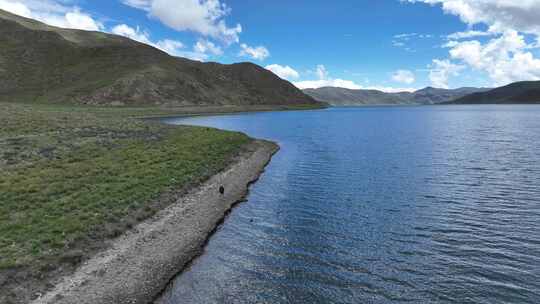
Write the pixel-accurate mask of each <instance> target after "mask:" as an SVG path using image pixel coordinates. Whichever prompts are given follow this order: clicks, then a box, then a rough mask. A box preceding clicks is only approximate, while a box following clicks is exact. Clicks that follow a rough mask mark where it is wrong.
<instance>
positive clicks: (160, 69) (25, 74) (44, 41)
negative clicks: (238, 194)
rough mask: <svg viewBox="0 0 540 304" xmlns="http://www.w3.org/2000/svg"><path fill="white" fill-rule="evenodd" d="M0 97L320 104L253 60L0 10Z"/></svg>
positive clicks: (82, 101) (103, 101)
mask: <svg viewBox="0 0 540 304" xmlns="http://www.w3.org/2000/svg"><path fill="white" fill-rule="evenodd" d="M0 101H23V102H67V103H77V104H103V105H111V104H130V105H156V104H172V105H289V104H291V105H296V104H318V102H316V101H315V100H314V99H312V98H311V97H309V96H307V95H305V94H304V93H302V91H300V90H298V89H297V88H296V87H295V86H293V85H292V84H291V83H289V82H287V81H284V80H282V79H280V78H279V77H277V76H276V75H274V74H273V73H271V72H269V71H267V70H266V69H264V68H262V67H260V66H257V65H255V64H251V63H238V64H232V65H222V64H218V63H201V62H197V61H191V60H188V59H184V58H176V57H172V56H169V55H168V54H166V53H164V52H162V51H160V50H158V49H155V48H153V47H151V46H148V45H145V44H141V43H138V42H135V41H133V40H129V39H127V38H124V37H120V36H115V35H109V34H105V33H100V32H88V31H79V30H69V29H60V28H56V27H51V26H48V25H45V24H43V23H40V22H37V21H34V20H31V19H26V18H23V17H19V16H16V15H13V14H10V13H7V12H5V11H1V10H0Z"/></svg>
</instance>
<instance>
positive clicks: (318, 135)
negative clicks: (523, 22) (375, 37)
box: [157, 106, 540, 304]
mask: <svg viewBox="0 0 540 304" xmlns="http://www.w3.org/2000/svg"><path fill="white" fill-rule="evenodd" d="M165 122H167V123H171V124H192V125H202V126H211V127H217V128H222V129H227V130H237V131H242V132H245V133H247V134H249V135H250V136H253V137H257V138H265V139H269V140H273V141H276V142H278V143H279V144H280V146H281V148H282V149H281V151H280V152H279V153H278V154H277V155H276V156H275V157H274V158H273V160H272V162H271V163H270V165H269V166H268V167H267V170H266V172H265V173H264V175H263V176H262V177H261V179H260V180H259V181H258V182H257V183H256V184H254V185H253V186H252V188H251V194H250V195H249V197H248V201H247V202H246V203H243V204H241V205H239V206H238V207H237V208H236V209H235V210H234V211H233V212H232V213H231V214H230V216H229V217H228V218H227V220H226V221H225V223H224V225H223V226H222V227H221V228H220V229H219V230H218V231H217V233H216V234H215V235H214V236H213V237H212V238H211V240H210V242H209V244H208V246H207V247H206V249H205V253H204V254H203V255H202V256H201V257H199V258H198V259H197V260H196V261H194V263H193V265H192V266H191V267H190V268H189V269H187V270H186V271H185V272H184V273H182V274H181V275H179V276H178V277H177V278H176V279H175V280H174V282H172V284H171V286H169V288H168V289H167V291H166V292H165V293H164V294H163V296H162V298H161V299H159V300H158V301H157V303H170V304H172V303H174V304H180V303H400V302H410V303H489V304H494V303H535V304H536V303H540V106H434V107H366V108H332V109H327V110H317V111H300V112H269V113H252V114H240V115H225V116H214V117H194V118H169V119H165Z"/></svg>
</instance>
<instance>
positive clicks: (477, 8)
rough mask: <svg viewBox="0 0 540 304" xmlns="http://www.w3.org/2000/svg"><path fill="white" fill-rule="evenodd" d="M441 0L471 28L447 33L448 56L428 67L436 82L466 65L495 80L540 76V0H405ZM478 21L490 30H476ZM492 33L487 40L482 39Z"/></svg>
mask: <svg viewBox="0 0 540 304" xmlns="http://www.w3.org/2000/svg"><path fill="white" fill-rule="evenodd" d="M407 2H410V3H425V4H431V5H440V6H441V8H442V9H443V11H444V12H445V13H447V14H451V15H455V16H458V17H459V18H460V19H461V21H462V22H464V23H465V24H466V25H467V27H468V28H469V30H468V31H465V32H458V33H453V34H450V35H449V36H448V40H449V42H448V43H446V44H445V47H446V48H448V53H449V58H446V59H440V58H439V59H435V60H434V61H433V64H432V67H433V68H432V71H431V72H430V79H431V81H432V83H433V84H434V85H437V86H440V87H444V86H445V85H446V86H447V84H448V79H449V78H450V77H455V76H458V75H460V73H461V72H462V71H463V70H465V68H470V69H472V70H475V71H478V72H482V73H485V74H486V75H487V76H488V77H489V78H490V79H491V82H492V84H493V85H494V86H498V85H504V84H508V83H510V82H515V81H521V80H539V79H540V59H539V58H538V57H536V56H535V53H536V54H538V53H537V52H535V51H536V50H538V49H539V47H540V44H539V43H538V42H539V40H540V18H539V17H538V16H540V0H519V1H518V0H407ZM477 25H483V26H487V30H486V31H478V30H474V27H475V26H477ZM481 37H484V38H486V37H488V38H487V41H484V40H480V39H479V38H481Z"/></svg>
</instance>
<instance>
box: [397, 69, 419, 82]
mask: <svg viewBox="0 0 540 304" xmlns="http://www.w3.org/2000/svg"><path fill="white" fill-rule="evenodd" d="M392 80H393V81H395V82H400V83H405V84H411V83H413V82H415V81H416V79H415V77H414V73H413V72H411V71H409V70H397V71H395V72H394V73H393V74H392Z"/></svg>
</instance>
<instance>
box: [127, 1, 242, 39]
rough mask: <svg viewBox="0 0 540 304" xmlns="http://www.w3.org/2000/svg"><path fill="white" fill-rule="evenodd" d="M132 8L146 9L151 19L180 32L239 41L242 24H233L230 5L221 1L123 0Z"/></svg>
mask: <svg viewBox="0 0 540 304" xmlns="http://www.w3.org/2000/svg"><path fill="white" fill-rule="evenodd" d="M122 2H123V3H124V4H126V5H129V6H131V7H134V8H137V9H141V10H145V11H147V12H148V15H149V16H150V17H151V18H155V19H157V20H159V21H161V22H162V23H163V24H165V25H166V26H168V27H170V28H172V29H175V30H177V31H193V32H196V33H199V34H201V35H204V36H208V37H212V38H215V39H219V40H222V41H224V42H225V43H227V44H231V43H236V42H238V41H239V35H240V33H241V32H242V26H241V25H240V24H237V25H236V26H232V27H229V26H228V25H227V24H226V22H225V17H226V16H227V15H228V14H229V13H230V11H231V10H230V8H229V7H228V6H227V5H225V3H222V2H221V1H220V0H122Z"/></svg>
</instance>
